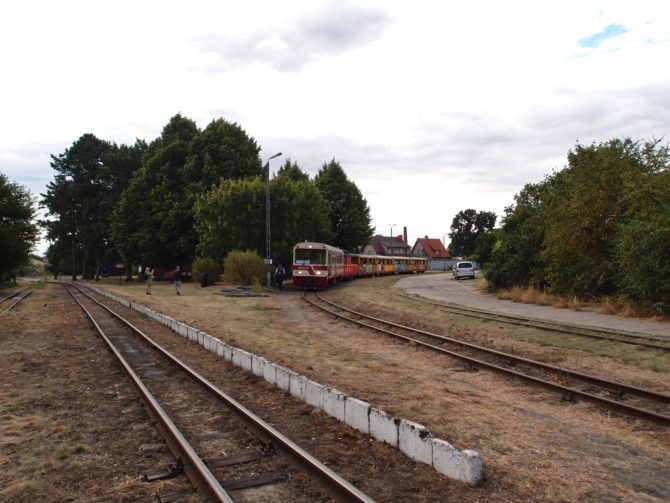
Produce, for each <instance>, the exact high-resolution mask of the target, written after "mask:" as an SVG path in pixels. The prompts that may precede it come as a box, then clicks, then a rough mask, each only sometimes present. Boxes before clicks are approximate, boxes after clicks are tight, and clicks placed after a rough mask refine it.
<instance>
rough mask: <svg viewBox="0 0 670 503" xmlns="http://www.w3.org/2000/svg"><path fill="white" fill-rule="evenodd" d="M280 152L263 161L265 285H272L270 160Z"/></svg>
mask: <svg viewBox="0 0 670 503" xmlns="http://www.w3.org/2000/svg"><path fill="white" fill-rule="evenodd" d="M280 155H281V152H279V153H277V154H275V155H273V156H271V157H268V160H267V161H265V167H264V168H263V169H264V171H265V265H266V267H267V269H268V270H267V276H266V286H267V287H268V288H270V287H271V286H272V259H271V258H270V160H271V159H274V158H275V157H279V156H280Z"/></svg>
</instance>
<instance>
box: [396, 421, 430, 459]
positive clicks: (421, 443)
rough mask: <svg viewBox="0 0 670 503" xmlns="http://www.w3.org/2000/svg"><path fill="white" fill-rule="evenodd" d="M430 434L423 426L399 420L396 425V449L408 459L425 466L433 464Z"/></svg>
mask: <svg viewBox="0 0 670 503" xmlns="http://www.w3.org/2000/svg"><path fill="white" fill-rule="evenodd" d="M430 440H431V434H430V432H429V431H428V428H426V427H425V426H423V425H421V424H418V423H414V422H412V421H408V420H407V419H401V420H400V424H398V448H399V449H400V451H401V452H404V453H405V454H407V455H408V456H409V457H410V458H412V459H413V460H415V461H420V462H421V463H426V464H427V465H432V464H433V444H432V443H431V441H430Z"/></svg>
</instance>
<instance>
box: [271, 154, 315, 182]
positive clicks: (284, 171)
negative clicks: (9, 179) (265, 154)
mask: <svg viewBox="0 0 670 503" xmlns="http://www.w3.org/2000/svg"><path fill="white" fill-rule="evenodd" d="M277 176H278V177H287V178H289V179H291V180H293V181H294V182H299V181H301V180H302V181H308V180H309V175H308V174H307V173H305V172H304V171H303V170H302V169H300V166H299V165H298V163H297V162H294V161H291V159H290V158H289V159H286V161H285V162H284V164H283V165H282V167H281V168H279V171H277Z"/></svg>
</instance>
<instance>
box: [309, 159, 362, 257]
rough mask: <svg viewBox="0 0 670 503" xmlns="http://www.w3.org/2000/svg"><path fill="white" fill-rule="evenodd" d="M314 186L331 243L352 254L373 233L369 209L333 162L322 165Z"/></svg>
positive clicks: (353, 185) (355, 188)
mask: <svg viewBox="0 0 670 503" xmlns="http://www.w3.org/2000/svg"><path fill="white" fill-rule="evenodd" d="M314 183H315V184H316V187H317V188H318V189H319V191H320V192H321V195H322V196H323V198H324V199H325V201H326V207H327V209H328V218H329V219H330V227H331V230H332V232H333V242H332V244H333V245H335V246H338V247H340V248H343V249H345V250H351V251H355V250H358V249H359V248H361V247H362V246H364V245H365V244H366V243H368V242H369V241H370V239H371V238H372V234H373V232H374V228H372V227H371V226H370V221H371V220H370V208H369V207H368V203H367V201H366V200H365V198H363V195H362V194H361V191H360V190H358V187H357V186H356V184H355V183H354V182H352V181H350V180H349V179H348V178H347V175H346V174H345V172H344V170H343V169H342V167H341V166H340V164H339V163H338V162H337V161H335V159H333V160H331V161H330V162H329V163H324V165H323V166H322V168H321V169H320V170H319V172H318V173H317V174H316V177H315V178H314Z"/></svg>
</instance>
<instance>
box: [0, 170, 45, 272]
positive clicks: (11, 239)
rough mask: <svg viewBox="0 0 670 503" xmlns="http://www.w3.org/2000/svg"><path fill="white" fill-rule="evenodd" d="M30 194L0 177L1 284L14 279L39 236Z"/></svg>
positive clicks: (0, 174) (4, 177) (21, 187)
mask: <svg viewBox="0 0 670 503" xmlns="http://www.w3.org/2000/svg"><path fill="white" fill-rule="evenodd" d="M34 218H35V203H34V202H33V198H32V195H31V194H30V192H29V191H28V190H27V189H26V188H25V187H23V186H22V185H19V184H17V183H13V182H10V181H9V179H8V178H7V177H6V176H5V175H4V174H2V173H0V280H2V279H4V277H6V276H7V275H10V274H13V275H16V271H17V269H18V268H19V267H20V266H21V265H23V264H25V263H26V262H27V261H28V259H29V255H30V251H31V249H32V248H33V246H34V245H35V242H36V241H37V238H38V236H39V233H38V229H37V225H36V224H35V222H34V221H33V219H34Z"/></svg>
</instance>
